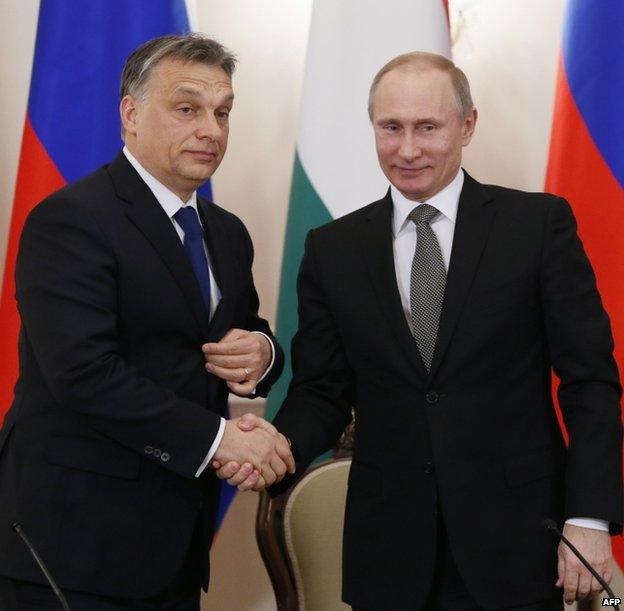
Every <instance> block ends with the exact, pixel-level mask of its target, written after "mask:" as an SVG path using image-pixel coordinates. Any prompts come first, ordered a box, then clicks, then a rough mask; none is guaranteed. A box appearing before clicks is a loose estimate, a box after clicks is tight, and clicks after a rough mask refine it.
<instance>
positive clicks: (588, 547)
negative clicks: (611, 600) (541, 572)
mask: <svg viewBox="0 0 624 611" xmlns="http://www.w3.org/2000/svg"><path fill="white" fill-rule="evenodd" d="M563 535H564V536H565V537H566V539H568V541H570V543H572V545H574V547H576V549H578V550H579V552H581V554H583V556H584V557H585V558H586V559H587V561H588V562H589V564H591V565H592V567H593V568H594V569H595V570H596V572H597V573H598V574H599V575H600V576H601V577H602V578H603V579H604V580H605V581H606V582H607V583H609V582H610V581H611V578H612V577H613V569H612V555H611V537H610V536H609V533H608V532H605V531H602V530H596V529H594V528H583V527H581V526H574V525H573V524H566V525H565V526H564V527H563ZM557 556H558V562H557V571H558V573H559V579H557V583H556V584H555V585H556V586H557V587H558V588H561V587H563V596H564V599H565V602H566V604H568V605H571V604H572V603H573V602H574V601H575V600H583V599H585V598H588V597H591V596H592V595H593V594H595V593H596V592H600V590H602V586H601V585H600V584H599V583H598V581H596V578H595V577H593V576H592V574H591V573H590V572H589V571H588V570H587V569H586V568H585V567H584V566H583V564H581V561H580V560H579V559H578V558H577V557H576V556H575V555H574V553H573V552H572V551H571V550H570V549H569V548H568V546H567V545H565V543H563V542H560V543H559V549H558V550H557Z"/></svg>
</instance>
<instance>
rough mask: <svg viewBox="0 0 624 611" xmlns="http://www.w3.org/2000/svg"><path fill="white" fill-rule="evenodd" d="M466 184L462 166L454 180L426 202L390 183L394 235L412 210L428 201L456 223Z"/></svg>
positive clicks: (400, 228)
mask: <svg viewBox="0 0 624 611" xmlns="http://www.w3.org/2000/svg"><path fill="white" fill-rule="evenodd" d="M463 186H464V173H463V172H462V170H461V168H460V170H459V171H458V172H457V175H456V176H455V178H453V180H452V181H451V182H450V183H449V184H448V185H446V187H444V189H442V191H440V192H439V193H436V194H435V195H433V196H432V197H430V198H429V199H428V200H426V201H425V202H415V201H413V200H411V199H407V197H405V195H403V194H402V193H401V192H400V191H399V190H398V189H397V188H396V187H395V186H394V185H390V196H391V197H392V203H393V214H392V232H393V234H394V237H395V238H396V236H397V235H398V234H399V233H400V231H401V230H402V229H403V228H404V227H405V224H406V223H407V221H408V218H407V217H408V216H409V215H410V213H411V211H412V210H413V209H414V208H416V207H417V206H419V205H420V204H424V203H427V204H429V205H431V206H434V207H435V208H437V209H438V210H439V211H440V212H441V213H442V214H443V215H444V216H445V217H446V218H447V219H449V220H450V221H451V222H452V223H453V224H455V219H456V218H457V206H458V205H459V196H460V194H461V190H462V187H463Z"/></svg>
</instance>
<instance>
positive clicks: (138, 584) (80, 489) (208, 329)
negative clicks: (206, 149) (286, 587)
mask: <svg viewBox="0 0 624 611" xmlns="http://www.w3.org/2000/svg"><path fill="white" fill-rule="evenodd" d="M199 210H200V216H201V218H202V222H203V225H204V228H205V230H206V235H207V241H208V248H209V250H210V253H211V257H212V260H213V262H214V268H215V270H214V271H215V275H216V279H217V283H218V285H219V287H220V290H221V292H222V295H223V296H222V299H221V302H220V303H219V306H218V308H217V311H216V312H215V314H214V316H213V318H212V320H211V321H210V322H209V320H208V315H207V311H206V309H205V306H204V303H203V301H202V297H201V293H200V289H199V285H198V283H197V281H196V279H195V276H194V273H193V269H192V267H191V264H190V262H189V260H188V258H187V256H186V253H185V251H184V248H183V245H182V243H181V241H180V238H179V237H178V235H177V234H176V231H175V229H174V227H173V225H172V223H171V221H170V219H169V218H168V217H167V215H166V213H165V212H164V211H163V209H162V208H161V206H160V205H159V204H158V202H157V200H156V199H155V198H154V196H153V195H152V193H151V191H150V190H149V188H148V187H147V185H145V183H144V182H143V181H142V180H141V178H140V177H139V176H138V174H137V173H136V172H135V170H134V169H133V168H132V166H131V165H130V164H129V162H128V161H127V159H126V158H125V156H124V155H123V154H121V153H120V154H119V156H118V157H117V158H116V159H115V160H114V161H113V163H111V164H110V165H109V166H107V167H104V168H102V169H100V170H98V171H97V172H95V173H93V174H91V175H90V176H88V177H87V178H85V179H84V180H82V181H80V182H78V183H76V184H74V185H72V186H69V187H66V188H64V189H62V190H60V191H58V192H57V193H55V194H53V195H52V196H50V197H49V198H48V199H46V200H45V201H44V202H42V203H41V204H40V205H38V206H37V207H36V208H35V209H34V210H33V212H32V213H31V214H30V216H29V218H28V220H27V222H26V225H25V228H24V231H23V234H22V238H21V243H20V251H19V255H18V261H17V272H16V283H17V301H18V307H19V311H20V315H21V319H22V329H21V335H20V341H19V351H20V377H19V381H18V383H17V386H16V390H15V400H14V403H13V405H12V407H11V410H10V411H9V413H8V414H7V417H6V419H5V424H4V428H3V429H2V431H0V574H2V575H5V576H10V577H14V578H19V579H25V580H32V581H41V579H42V578H41V576H40V573H39V570H38V569H37V567H36V566H35V564H34V562H33V560H32V558H31V557H30V556H29V554H28V553H27V551H25V549H24V547H23V545H22V543H21V542H20V541H19V539H18V538H17V536H16V535H15V534H14V533H13V532H12V531H11V529H10V525H11V523H12V522H13V521H14V520H17V521H19V522H20V523H22V524H23V526H24V529H25V531H26V532H27V534H28V535H29V536H30V538H31V539H32V541H33V543H34V544H35V546H36V547H37V548H38V549H39V551H40V552H41V555H42V556H43V558H44V560H45V561H46V562H47V563H48V565H49V566H50V568H51V569H52V572H53V574H54V575H55V576H56V577H57V580H58V581H59V583H60V585H61V586H62V587H64V588H68V589H73V590H83V591H88V592H93V593H99V594H104V595H109V596H122V597H129V598H133V597H147V596H151V595H153V594H155V593H157V592H158V591H159V590H161V589H163V588H164V587H166V586H167V585H168V584H169V583H170V582H171V581H172V580H173V579H174V577H175V576H176V574H177V573H178V571H179V570H180V568H181V566H182V562H183V559H184V557H185V554H186V553H187V552H188V550H189V546H190V540H191V535H192V533H193V530H194V529H195V528H196V527H197V528H198V529H200V531H201V533H202V536H203V547H204V549H205V554H206V558H205V559H204V567H203V584H204V585H206V584H207V581H208V560H207V554H208V549H209V546H210V541H211V538H212V534H213V528H214V517H215V510H216V503H217V497H218V488H219V484H218V480H217V479H216V477H215V476H214V474H213V472H212V470H211V469H208V470H207V471H206V472H204V474H202V476H201V477H200V478H195V477H194V475H195V473H196V471H197V469H198V467H199V465H200V464H201V463H202V461H203V460H204V458H205V456H206V454H207V453H208V449H209V448H210V445H211V444H212V441H213V439H214V437H215V435H216V433H217V430H218V427H219V414H220V413H221V412H222V411H223V410H224V408H225V406H226V401H227V388H226V385H225V383H224V382H222V381H220V380H218V379H217V378H216V377H214V376H212V375H209V374H208V373H207V372H206V371H205V369H204V357H203V354H202V351H201V345H202V344H203V343H204V342H206V341H218V340H219V339H221V338H222V337H223V335H224V334H225V332H226V331H227V330H228V329H230V328H232V327H238V328H244V329H249V330H259V331H262V332H264V333H267V334H269V335H270V334H271V332H270V330H269V326H268V324H267V322H266V321H265V320H263V319H262V318H260V317H259V316H258V296H257V294H256V290H255V288H254V284H253V279H252V272H251V264H252V258H253V250H252V244H251V240H250V238H249V235H248V233H247V231H246V229H245V227H244V226H243V224H242V222H241V221H240V220H239V219H238V218H236V217H235V216H234V215H232V214H230V213H229V212H226V211H225V210H223V209H221V208H219V207H218V206H216V205H214V204H212V203H209V202H207V201H204V200H202V199H201V198H199ZM274 344H275V346H276V361H275V364H274V366H273V368H272V370H271V372H270V374H269V376H268V377H267V379H265V380H264V381H263V383H262V384H260V385H259V387H258V394H260V395H266V393H267V391H268V389H269V386H270V385H271V384H272V383H273V382H274V381H275V379H276V378H277V377H278V376H279V374H280V372H281V369H282V366H283V353H282V351H281V349H280V348H279V346H278V345H277V343H276V342H275V340H274ZM198 587H199V579H198Z"/></svg>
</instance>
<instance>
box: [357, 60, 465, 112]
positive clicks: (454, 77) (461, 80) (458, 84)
mask: <svg viewBox="0 0 624 611" xmlns="http://www.w3.org/2000/svg"><path fill="white" fill-rule="evenodd" d="M402 66H409V67H411V68H414V69H415V70H419V71H425V70H428V69H433V70H441V71H442V72H446V73H448V75H449V76H450V78H451V85H452V86H453V91H454V92H455V101H456V102H457V107H458V109H459V111H460V112H461V114H462V117H464V118H465V117H467V116H468V114H469V113H470V111H471V110H472V109H473V108H474V104H473V102H472V96H471V95H470V84H469V83H468V79H467V78H466V75H465V74H464V73H463V72H462V70H460V69H459V68H458V67H457V66H456V65H455V64H454V63H453V62H452V61H451V60H450V59H448V58H446V57H444V55H438V54H437V53H426V52H425V51H414V52H412V53H404V54H403V55H399V56H397V57H395V58H394V59H391V60H390V61H389V62H388V63H387V64H386V65H385V66H384V67H383V68H382V69H381V70H380V71H379V72H378V73H377V74H376V75H375V78H374V79H373V82H372V84H371V87H370V92H369V94H368V116H369V117H370V119H371V121H372V120H373V97H374V96H375V91H376V90H377V86H378V85H379V82H380V81H381V79H382V78H383V77H384V75H386V74H388V72H390V71H391V70H394V69H395V68H401V67H402Z"/></svg>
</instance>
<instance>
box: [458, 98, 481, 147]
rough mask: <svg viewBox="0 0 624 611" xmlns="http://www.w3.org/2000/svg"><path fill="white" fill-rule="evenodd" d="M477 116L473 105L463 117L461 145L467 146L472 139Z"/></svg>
mask: <svg viewBox="0 0 624 611" xmlns="http://www.w3.org/2000/svg"><path fill="white" fill-rule="evenodd" d="M478 117H479V113H478V112H477V109H476V108H475V107H474V106H473V107H472V110H471V111H470V112H469V113H468V115H467V116H466V117H465V118H464V125H463V129H462V146H468V145H469V144H470V141H471V140H472V135H473V134H474V131H475V127H476V125H477V118H478Z"/></svg>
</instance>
